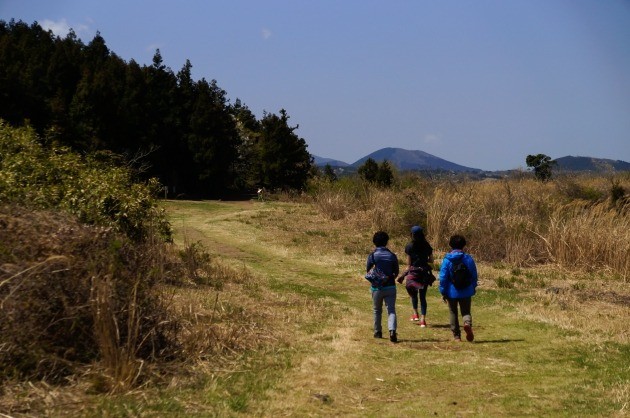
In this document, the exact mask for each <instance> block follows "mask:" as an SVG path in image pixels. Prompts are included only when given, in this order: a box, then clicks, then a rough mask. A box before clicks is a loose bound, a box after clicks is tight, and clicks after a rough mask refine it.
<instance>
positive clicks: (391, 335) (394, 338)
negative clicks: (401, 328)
mask: <svg viewBox="0 0 630 418" xmlns="http://www.w3.org/2000/svg"><path fill="white" fill-rule="evenodd" d="M389 340H390V341H391V342H393V343H397V342H398V337H397V336H396V331H389Z"/></svg>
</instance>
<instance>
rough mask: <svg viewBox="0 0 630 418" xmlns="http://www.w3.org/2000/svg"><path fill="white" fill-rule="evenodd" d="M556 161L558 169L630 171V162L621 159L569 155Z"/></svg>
mask: <svg viewBox="0 0 630 418" xmlns="http://www.w3.org/2000/svg"><path fill="white" fill-rule="evenodd" d="M555 161H556V163H557V166H556V167H557V169H558V171H595V172H602V171H611V170H612V171H630V163H628V162H626V161H621V160H608V159H605V158H592V157H572V156H567V157H562V158H557V159H556V160H555Z"/></svg>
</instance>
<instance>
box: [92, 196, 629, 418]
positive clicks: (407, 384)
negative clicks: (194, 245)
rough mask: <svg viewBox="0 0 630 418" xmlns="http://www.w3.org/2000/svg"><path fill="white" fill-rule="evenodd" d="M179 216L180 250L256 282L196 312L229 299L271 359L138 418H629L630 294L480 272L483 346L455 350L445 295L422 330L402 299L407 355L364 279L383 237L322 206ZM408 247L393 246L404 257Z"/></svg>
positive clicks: (604, 286) (234, 207) (261, 353)
mask: <svg viewBox="0 0 630 418" xmlns="http://www.w3.org/2000/svg"><path fill="white" fill-rule="evenodd" d="M165 208H166V209H167V211H168V213H169V216H170V218H171V221H172V224H173V227H174V230H175V240H176V243H177V244H178V245H184V244H185V243H190V242H200V243H202V244H203V245H204V246H205V248H206V249H207V250H208V252H209V253H210V255H211V257H212V258H213V259H218V260H220V261H221V262H222V263H227V264H229V265H230V266H231V267H233V268H235V269H246V270H248V271H249V272H250V273H251V277H252V281H251V283H239V284H234V285H231V284H229V279H228V284H226V286H225V288H224V289H223V290H221V291H220V296H215V293H211V292H210V291H208V293H207V294H204V292H205V290H204V289H198V290H196V291H195V292H194V293H191V295H189V297H190V298H194V299H195V300H198V299H199V300H204V298H205V299H207V300H209V301H214V300H215V299H214V298H215V297H216V298H217V300H221V309H228V310H231V312H234V315H245V316H248V317H250V318H251V322H252V324H253V325H254V326H255V327H257V328H259V329H260V330H262V332H261V333H260V334H255V336H254V334H252V338H257V339H259V340H260V341H262V344H259V345H258V346H257V347H256V348H255V349H254V348H252V349H249V350H245V351H244V352H243V353H240V354H239V355H238V356H233V357H231V360H230V361H227V363H226V361H217V363H216V364H217V367H219V366H220V370H212V369H213V366H211V365H208V364H205V365H204V364H201V363H200V365H199V366H198V367H203V368H204V373H201V374H198V375H196V377H195V378H194V379H192V380H191V381H189V382H187V383H177V384H173V385H171V387H170V388H169V389H166V390H164V391H163V392H162V393H161V398H159V399H153V398H148V399H146V400H145V401H143V402H140V403H139V404H138V400H137V399H136V400H134V401H131V400H130V401H129V402H130V403H129V404H128V405H127V406H126V408H132V410H133V408H136V412H137V413H138V414H142V413H149V414H151V412H150V411H153V412H155V413H161V412H166V411H172V412H174V413H176V414H180V415H202V416H206V415H207V416H213V415H217V416H224V415H245V416H412V415H413V416H508V415H509V416H626V415H628V411H629V408H630V406H629V405H628V402H629V398H630V345H629V341H628V339H629V338H628V337H629V334H628V327H627V322H628V318H630V315H629V314H630V308H629V303H628V301H629V295H630V292H629V289H628V284H627V283H624V282H622V281H617V282H611V280H612V279H610V278H608V277H604V276H601V275H600V276H597V275H595V276H593V275H575V274H571V275H569V274H563V272H562V271H560V270H558V269H552V268H538V269H514V268H509V267H505V266H500V265H492V266H490V265H484V264H480V266H479V270H480V284H479V288H478V293H477V295H476V296H475V297H474V299H473V318H474V323H475V335H476V339H475V342H474V343H466V342H464V343H456V342H454V341H452V338H451V335H450V330H449V327H448V311H447V308H446V306H445V305H443V304H442V303H441V301H440V298H439V294H438V292H437V289H436V288H431V289H429V293H428V303H429V312H428V316H427V322H428V323H429V326H428V327H427V328H425V329H422V328H420V327H418V326H416V325H414V324H412V323H411V322H410V321H408V318H409V314H410V312H411V310H410V304H409V301H408V298H407V296H406V293H405V291H404V288H402V287H399V289H398V299H397V312H398V324H399V325H398V328H399V339H400V342H399V343H398V344H392V343H390V342H389V341H388V340H386V339H381V340H377V339H374V338H373V337H372V329H371V316H372V314H371V301H370V295H369V287H368V286H367V282H366V281H365V280H364V279H363V278H362V277H361V271H362V269H363V265H364V260H365V256H366V255H367V254H368V252H369V251H370V250H371V247H372V246H371V241H370V239H371V234H372V233H373V231H355V230H352V229H350V228H348V225H347V224H346V223H344V221H343V220H342V221H337V222H336V221H331V220H327V219H325V218H323V217H322V216H320V215H319V213H318V212H317V211H316V210H314V209H313V208H312V207H311V206H310V205H308V204H297V203H280V202H265V203H260V202H239V203H230V202H167V203H165ZM405 239H406V237H402V236H401V237H393V238H392V241H391V245H390V247H391V248H392V249H393V250H394V251H395V252H396V253H397V254H399V255H402V254H403V252H402V247H403V246H404V243H405ZM436 255H437V258H441V256H442V255H443V252H442V253H440V252H439V251H438V253H437V254H436ZM473 255H474V254H473ZM213 292H214V291H213ZM217 295H218V294H217ZM188 302H189V300H188V299H185V300H184V301H183V302H181V303H188ZM236 320H237V318H235V321H236ZM207 362H208V363H209V364H212V363H213V361H212V359H208V360H207ZM200 376H205V377H200ZM134 399H135V398H134ZM108 402H111V401H108ZM125 404H126V401H124V400H123V399H117V400H116V401H115V402H113V403H112V404H108V405H101V406H100V407H98V408H97V409H95V410H93V412H99V413H103V412H106V411H109V412H110V413H111V414H113V415H115V414H116V411H118V412H120V411H122V410H124V409H119V408H123V406H124V405H125ZM134 405H135V406H134ZM158 411H159V412H158Z"/></svg>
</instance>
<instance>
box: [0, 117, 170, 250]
mask: <svg viewBox="0 0 630 418" xmlns="http://www.w3.org/2000/svg"><path fill="white" fill-rule="evenodd" d="M104 156H105V157H107V158H104ZM115 162H116V157H115V156H112V155H110V156H106V155H105V154H103V153H101V154H96V155H92V156H88V157H82V156H80V155H78V154H76V153H73V152H71V151H70V150H69V149H68V148H64V147H53V148H51V149H46V148H44V147H43V146H42V145H41V144H40V143H39V140H38V137H37V136H36V135H35V133H34V131H33V130H32V129H30V128H12V127H10V126H8V125H6V124H5V123H4V122H2V121H0V203H1V202H4V203H8V202H11V203H17V204H20V205H26V206H29V207H33V208H39V209H46V208H60V209H63V210H65V211H67V212H69V213H71V214H74V215H76V216H77V217H78V219H79V220H80V221H81V222H84V223H88V224H94V225H103V226H111V227H113V228H115V229H116V230H117V231H120V232H122V233H124V234H125V235H127V236H129V237H130V238H132V239H134V240H142V239H145V238H146V237H148V236H149V235H151V232H150V231H158V233H159V234H161V236H163V237H164V238H166V239H169V238H170V233H171V232H170V226H169V224H168V222H167V220H166V216H165V214H164V212H163V211H162V210H161V209H159V208H158V207H157V200H156V199H155V196H157V191H158V190H159V188H160V187H159V184H158V182H157V180H155V179H152V180H149V182H148V183H146V184H139V183H137V182H135V181H134V176H133V172H132V170H131V169H130V168H128V167H125V166H117V165H115Z"/></svg>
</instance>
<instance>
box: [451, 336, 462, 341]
mask: <svg viewBox="0 0 630 418" xmlns="http://www.w3.org/2000/svg"><path fill="white" fill-rule="evenodd" d="M453 340H454V341H457V342H462V337H460V336H459V335H456V336H455V337H453Z"/></svg>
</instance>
